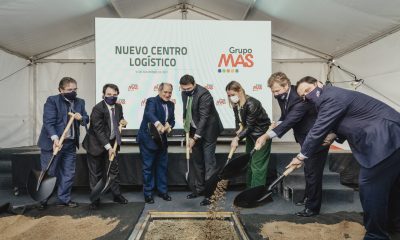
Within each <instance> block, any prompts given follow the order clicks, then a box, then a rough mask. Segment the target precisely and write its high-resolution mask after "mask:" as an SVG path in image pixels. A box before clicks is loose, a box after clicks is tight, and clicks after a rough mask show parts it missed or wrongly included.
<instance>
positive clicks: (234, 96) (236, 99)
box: [229, 95, 239, 103]
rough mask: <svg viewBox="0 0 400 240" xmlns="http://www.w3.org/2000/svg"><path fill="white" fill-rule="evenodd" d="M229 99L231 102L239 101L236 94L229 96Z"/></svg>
mask: <svg viewBox="0 0 400 240" xmlns="http://www.w3.org/2000/svg"><path fill="white" fill-rule="evenodd" d="M229 99H230V100H231V102H233V103H238V102H239V97H238V96H237V95H233V96H230V97H229Z"/></svg>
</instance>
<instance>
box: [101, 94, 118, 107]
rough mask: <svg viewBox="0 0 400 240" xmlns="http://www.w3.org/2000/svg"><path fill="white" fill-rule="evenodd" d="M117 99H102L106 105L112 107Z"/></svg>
mask: <svg viewBox="0 0 400 240" xmlns="http://www.w3.org/2000/svg"><path fill="white" fill-rule="evenodd" d="M117 99H118V97H114V96H112V97H104V101H105V102H106V103H107V104H108V105H114V104H115V103H116V102H117Z"/></svg>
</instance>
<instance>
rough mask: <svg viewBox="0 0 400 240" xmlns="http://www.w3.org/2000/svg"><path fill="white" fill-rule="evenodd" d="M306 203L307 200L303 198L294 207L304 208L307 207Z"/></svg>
mask: <svg viewBox="0 0 400 240" xmlns="http://www.w3.org/2000/svg"><path fill="white" fill-rule="evenodd" d="M306 202H307V198H303V199H302V200H300V201H298V202H296V203H295V204H294V205H296V206H304V205H306Z"/></svg>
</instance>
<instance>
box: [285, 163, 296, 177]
mask: <svg viewBox="0 0 400 240" xmlns="http://www.w3.org/2000/svg"><path fill="white" fill-rule="evenodd" d="M296 168H297V167H296V166H295V165H293V166H290V168H288V169H286V171H285V172H283V175H284V176H285V177H286V176H287V175H289V174H290V173H291V172H293V171H294V170H295V169H296Z"/></svg>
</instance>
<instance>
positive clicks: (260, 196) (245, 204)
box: [233, 166, 297, 208]
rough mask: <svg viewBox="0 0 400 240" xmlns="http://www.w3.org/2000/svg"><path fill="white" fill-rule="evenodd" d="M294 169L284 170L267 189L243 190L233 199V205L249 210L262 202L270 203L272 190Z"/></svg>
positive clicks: (262, 187) (258, 187)
mask: <svg viewBox="0 0 400 240" xmlns="http://www.w3.org/2000/svg"><path fill="white" fill-rule="evenodd" d="M296 168H297V167H296V166H291V167H290V168H288V169H286V171H285V172H284V173H283V174H282V175H281V176H280V177H279V178H277V179H276V180H275V181H274V182H273V183H271V185H269V186H268V188H267V187H265V186H257V187H253V188H250V189H247V190H244V191H243V192H241V193H239V194H238V195H237V196H236V197H235V199H234V201H233V204H234V205H235V206H237V207H242V208H251V207H255V206H258V205H259V204H261V203H263V202H267V201H272V196H271V195H272V190H273V189H274V188H275V187H276V185H277V184H278V183H280V182H281V181H282V180H283V179H284V178H285V177H286V176H288V175H289V174H290V173H291V172H293V171H294V170H295V169H296Z"/></svg>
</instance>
